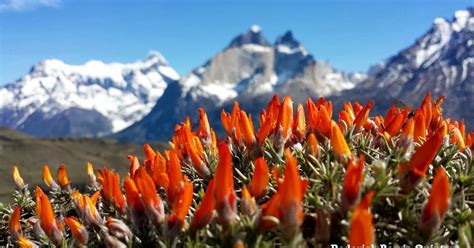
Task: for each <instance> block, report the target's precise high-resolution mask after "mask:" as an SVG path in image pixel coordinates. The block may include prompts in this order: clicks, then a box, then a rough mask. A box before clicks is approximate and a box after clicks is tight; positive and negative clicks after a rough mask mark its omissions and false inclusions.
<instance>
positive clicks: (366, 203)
mask: <svg viewBox="0 0 474 248" xmlns="http://www.w3.org/2000/svg"><path fill="white" fill-rule="evenodd" d="M373 196H374V192H369V193H367V194H366V195H365V197H364V199H362V201H361V202H360V203H359V205H357V207H356V209H355V210H354V213H353V214H352V219H351V227H350V231H349V244H350V246H351V247H362V246H365V247H370V246H371V245H372V244H374V242H375V234H374V232H375V229H374V225H373V224H372V214H371V213H370V205H371V202H372V197H373Z"/></svg>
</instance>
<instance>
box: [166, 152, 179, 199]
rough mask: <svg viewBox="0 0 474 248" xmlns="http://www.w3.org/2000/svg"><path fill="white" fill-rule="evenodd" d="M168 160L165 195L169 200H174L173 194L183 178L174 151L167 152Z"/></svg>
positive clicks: (176, 192) (177, 189)
mask: <svg viewBox="0 0 474 248" xmlns="http://www.w3.org/2000/svg"><path fill="white" fill-rule="evenodd" d="M169 156H170V159H169V160H168V173H167V174H168V179H169V181H168V190H167V192H166V195H167V197H168V201H169V202H174V198H175V196H176V195H177V194H178V193H179V190H180V187H181V181H182V180H183V173H182V172H181V165H180V162H179V159H178V156H177V155H176V153H174V152H170V153H169Z"/></svg>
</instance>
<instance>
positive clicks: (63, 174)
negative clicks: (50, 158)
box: [57, 164, 71, 189]
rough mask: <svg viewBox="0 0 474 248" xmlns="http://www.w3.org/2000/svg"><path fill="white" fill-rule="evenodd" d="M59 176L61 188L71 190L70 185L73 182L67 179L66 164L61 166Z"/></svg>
mask: <svg viewBox="0 0 474 248" xmlns="http://www.w3.org/2000/svg"><path fill="white" fill-rule="evenodd" d="M57 175H58V182H59V186H61V188H62V189H67V188H70V187H69V184H70V183H71V181H70V180H69V178H68V177H67V171H66V166H65V165H64V164H61V165H60V166H59V168H58V172H57Z"/></svg>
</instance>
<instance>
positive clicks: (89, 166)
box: [87, 163, 97, 187]
mask: <svg viewBox="0 0 474 248" xmlns="http://www.w3.org/2000/svg"><path fill="white" fill-rule="evenodd" d="M87 178H88V182H89V186H91V187H94V186H95V185H96V184H97V179H96V176H95V173H94V166H93V165H92V164H91V163H87Z"/></svg>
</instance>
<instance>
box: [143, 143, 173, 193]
mask: <svg viewBox="0 0 474 248" xmlns="http://www.w3.org/2000/svg"><path fill="white" fill-rule="evenodd" d="M153 165H154V167H153V169H151V170H150V171H149V174H150V176H151V177H152V178H153V181H154V182H155V184H158V185H160V186H161V187H163V188H164V189H165V190H167V189H168V185H169V178H168V174H167V173H166V169H167V168H166V159H165V158H164V157H163V156H162V155H161V153H159V152H157V153H156V156H155V162H154V163H153ZM147 172H148V170H147Z"/></svg>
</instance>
